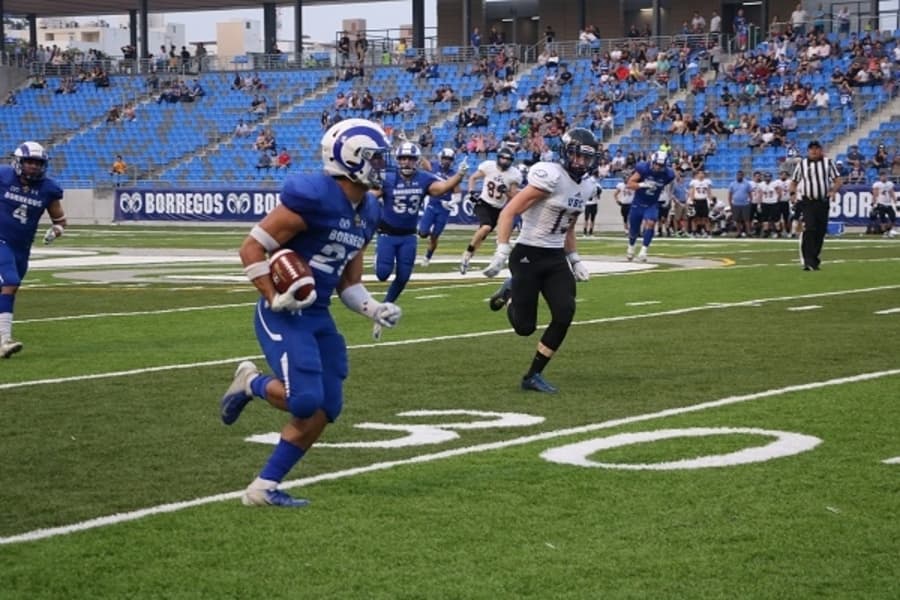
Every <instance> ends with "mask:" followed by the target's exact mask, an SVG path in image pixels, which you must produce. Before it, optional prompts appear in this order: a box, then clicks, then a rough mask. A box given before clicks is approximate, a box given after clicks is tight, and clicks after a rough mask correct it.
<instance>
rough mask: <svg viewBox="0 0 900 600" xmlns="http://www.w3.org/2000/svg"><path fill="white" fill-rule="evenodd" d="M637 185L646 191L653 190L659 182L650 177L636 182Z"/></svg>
mask: <svg viewBox="0 0 900 600" xmlns="http://www.w3.org/2000/svg"><path fill="white" fill-rule="evenodd" d="M638 187H639V188H641V189H644V190H647V191H648V192H655V191H656V188H658V187H659V184H658V183H656V182H655V181H653V180H652V179H648V180H647V181H642V182H640V183H639V184H638Z"/></svg>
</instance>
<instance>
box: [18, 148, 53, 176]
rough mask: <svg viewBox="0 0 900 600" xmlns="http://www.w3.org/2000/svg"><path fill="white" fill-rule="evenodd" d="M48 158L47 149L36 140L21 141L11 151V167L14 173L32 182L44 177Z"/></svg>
mask: <svg viewBox="0 0 900 600" xmlns="http://www.w3.org/2000/svg"><path fill="white" fill-rule="evenodd" d="M49 160H50V156H49V155H48V154H47V151H46V150H45V149H44V147H43V146H41V145H40V144H38V143H37V142H23V143H22V144H20V145H19V147H18V148H16V149H15V151H14V152H13V168H14V169H15V170H16V175H18V176H19V177H21V178H22V179H24V180H26V181H30V182H32V183H37V182H38V181H41V180H42V179H43V178H44V175H45V174H46V173H47V162H48V161H49Z"/></svg>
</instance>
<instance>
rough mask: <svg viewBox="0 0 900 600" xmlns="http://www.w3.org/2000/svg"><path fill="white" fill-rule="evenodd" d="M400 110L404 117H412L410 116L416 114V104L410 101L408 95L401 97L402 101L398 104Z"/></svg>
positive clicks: (410, 98) (410, 97)
mask: <svg viewBox="0 0 900 600" xmlns="http://www.w3.org/2000/svg"><path fill="white" fill-rule="evenodd" d="M400 110H401V111H402V112H403V115H404V116H406V117H409V116H412V114H413V113H415V112H416V102H415V100H413V99H412V96H411V95H410V94H407V95H406V96H404V97H403V101H402V102H400Z"/></svg>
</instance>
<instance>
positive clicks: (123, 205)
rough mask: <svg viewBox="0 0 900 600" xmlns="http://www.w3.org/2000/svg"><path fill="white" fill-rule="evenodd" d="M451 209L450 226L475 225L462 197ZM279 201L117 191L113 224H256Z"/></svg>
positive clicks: (232, 193)
mask: <svg viewBox="0 0 900 600" xmlns="http://www.w3.org/2000/svg"><path fill="white" fill-rule="evenodd" d="M454 199H459V201H458V202H457V203H456V204H455V205H454V206H453V207H452V208H451V210H450V218H449V222H450V223H475V222H476V221H477V219H476V218H475V211H474V206H473V205H472V203H471V202H470V201H469V199H468V198H467V197H465V196H462V197H460V195H459V194H456V195H454ZM280 201H281V198H280V195H279V193H278V192H275V191H272V190H236V189H231V190H228V189H223V190H211V189H166V190H154V189H139V188H118V189H117V190H116V207H115V208H116V210H115V220H116V221H204V222H210V223H213V222H240V221H248V222H256V221H259V220H260V219H262V218H263V217H264V216H265V215H266V214H268V213H269V211H271V210H272V209H273V208H275V206H277V205H278V203H279V202H280Z"/></svg>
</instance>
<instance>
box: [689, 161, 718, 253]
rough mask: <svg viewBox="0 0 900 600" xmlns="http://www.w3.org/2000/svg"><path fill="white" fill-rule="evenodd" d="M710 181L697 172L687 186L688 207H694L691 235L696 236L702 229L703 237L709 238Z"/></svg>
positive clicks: (701, 172) (703, 174)
mask: <svg viewBox="0 0 900 600" xmlns="http://www.w3.org/2000/svg"><path fill="white" fill-rule="evenodd" d="M712 185H713V184H712V181H711V180H709V179H707V178H706V173H704V172H703V171H702V170H700V171H697V175H696V176H695V177H694V178H693V179H691V182H690V183H689V184H688V189H689V191H688V206H693V207H694V219H693V220H692V221H691V235H697V234H698V233H699V230H700V228H703V237H709V230H710V227H709V200H710V197H711V196H712Z"/></svg>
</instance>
